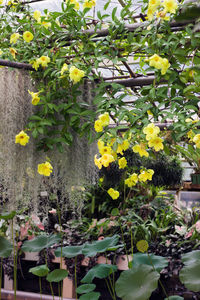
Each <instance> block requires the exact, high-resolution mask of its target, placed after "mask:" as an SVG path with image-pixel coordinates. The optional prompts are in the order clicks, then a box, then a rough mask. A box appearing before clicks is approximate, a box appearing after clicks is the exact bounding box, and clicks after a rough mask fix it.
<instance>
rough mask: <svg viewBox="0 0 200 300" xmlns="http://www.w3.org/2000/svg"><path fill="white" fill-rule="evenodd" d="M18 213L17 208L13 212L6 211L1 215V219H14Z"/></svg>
mask: <svg viewBox="0 0 200 300" xmlns="http://www.w3.org/2000/svg"><path fill="white" fill-rule="evenodd" d="M16 214H17V212H16V211H15V210H13V211H11V212H5V213H3V214H1V215H0V219H3V220H12V219H13V218H14V216H16Z"/></svg>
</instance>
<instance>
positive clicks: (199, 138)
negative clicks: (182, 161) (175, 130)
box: [193, 134, 200, 148]
mask: <svg viewBox="0 0 200 300" xmlns="http://www.w3.org/2000/svg"><path fill="white" fill-rule="evenodd" d="M193 142H194V143H195V144H196V147H197V148H200V134H196V135H195V136H194V137H193Z"/></svg>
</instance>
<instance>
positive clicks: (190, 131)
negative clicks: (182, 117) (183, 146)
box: [187, 129, 195, 142]
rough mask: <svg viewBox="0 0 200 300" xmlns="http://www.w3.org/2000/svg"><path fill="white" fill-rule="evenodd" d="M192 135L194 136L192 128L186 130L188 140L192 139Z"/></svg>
mask: <svg viewBox="0 0 200 300" xmlns="http://www.w3.org/2000/svg"><path fill="white" fill-rule="evenodd" d="M194 136H195V133H194V131H192V129H191V130H189V131H188V132H187V137H188V139H189V141H190V142H192V141H193V138H194Z"/></svg>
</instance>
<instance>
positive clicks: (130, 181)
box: [125, 173, 138, 188]
mask: <svg viewBox="0 0 200 300" xmlns="http://www.w3.org/2000/svg"><path fill="white" fill-rule="evenodd" d="M137 182H138V175H137V174H136V173H133V174H132V175H131V176H130V177H129V178H127V179H126V180H125V184H126V185H128V187H129V188H131V187H133V186H134V185H136V183H137Z"/></svg>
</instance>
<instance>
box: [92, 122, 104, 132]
mask: <svg viewBox="0 0 200 300" xmlns="http://www.w3.org/2000/svg"><path fill="white" fill-rule="evenodd" d="M94 129H95V131H96V132H102V131H103V125H102V122H101V120H96V121H95V122H94Z"/></svg>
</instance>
